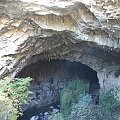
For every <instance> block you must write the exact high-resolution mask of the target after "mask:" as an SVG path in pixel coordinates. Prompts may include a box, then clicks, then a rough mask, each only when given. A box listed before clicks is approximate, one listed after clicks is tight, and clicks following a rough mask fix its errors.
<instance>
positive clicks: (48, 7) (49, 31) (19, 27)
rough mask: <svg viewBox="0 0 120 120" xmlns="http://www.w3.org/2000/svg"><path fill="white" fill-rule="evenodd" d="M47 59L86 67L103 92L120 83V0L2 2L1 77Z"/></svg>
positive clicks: (20, 0) (14, 73)
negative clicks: (67, 61)
mask: <svg viewBox="0 0 120 120" xmlns="http://www.w3.org/2000/svg"><path fill="white" fill-rule="evenodd" d="M45 59H47V60H50V59H62V60H63V59H66V60H69V61H77V62H78V61H79V62H81V63H84V64H86V65H88V66H89V67H91V68H92V69H93V70H95V71H97V74H98V78H99V83H100V86H101V92H105V91H106V90H108V89H110V88H111V87H112V86H116V85H119V86H120V1H119V0H106V1H105V0H87V1H85V0H45V1H44V2H43V0H38V1H35V0H15V1H13V0H0V78H4V77H5V76H9V77H11V78H13V77H14V76H15V75H16V74H17V73H18V72H19V71H21V69H23V68H24V67H25V66H26V65H29V64H31V63H34V62H37V61H38V60H45Z"/></svg>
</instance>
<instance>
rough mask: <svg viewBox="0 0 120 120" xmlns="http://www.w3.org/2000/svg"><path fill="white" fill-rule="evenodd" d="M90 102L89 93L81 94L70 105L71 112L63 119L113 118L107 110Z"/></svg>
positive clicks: (109, 119)
mask: <svg viewBox="0 0 120 120" xmlns="http://www.w3.org/2000/svg"><path fill="white" fill-rule="evenodd" d="M91 102H92V98H91V96H90V95H89V94H81V95H80V97H79V101H78V103H77V104H73V105H72V111H71V114H70V115H69V116H68V117H66V118H65V120H115V119H113V117H112V116H111V115H110V114H109V113H108V112H106V111H105V110H104V109H102V108H101V107H100V106H98V105H93V104H91Z"/></svg>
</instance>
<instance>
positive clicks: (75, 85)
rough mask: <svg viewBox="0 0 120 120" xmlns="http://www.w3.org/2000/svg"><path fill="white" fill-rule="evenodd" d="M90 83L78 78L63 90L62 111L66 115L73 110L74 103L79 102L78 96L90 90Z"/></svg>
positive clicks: (61, 98) (61, 97) (61, 96)
mask: <svg viewBox="0 0 120 120" xmlns="http://www.w3.org/2000/svg"><path fill="white" fill-rule="evenodd" d="M88 90H89V85H88V84H87V83H83V82H80V81H77V80H73V81H70V82H68V84H67V87H65V88H64V89H63V90H62V91H61V95H60V103H61V112H62V113H63V115H64V117H66V116H68V115H69V114H70V113H71V110H72V108H71V107H72V104H73V103H77V102H78V97H79V95H80V94H81V93H85V92H88Z"/></svg>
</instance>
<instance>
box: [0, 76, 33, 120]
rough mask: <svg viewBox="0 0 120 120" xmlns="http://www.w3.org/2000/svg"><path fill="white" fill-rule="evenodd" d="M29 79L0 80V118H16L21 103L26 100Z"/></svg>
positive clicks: (14, 119) (9, 119)
mask: <svg viewBox="0 0 120 120" xmlns="http://www.w3.org/2000/svg"><path fill="white" fill-rule="evenodd" d="M31 80H32V78H30V77H27V78H15V79H13V80H12V81H10V80H9V79H5V80H0V108H2V109H1V110H0V120H17V117H18V116H19V115H20V114H21V112H22V111H21V105H22V104H23V103H26V102H27V99H28V96H29V93H30V92H29V88H28V87H29V86H30V81H31ZM9 81H10V82H9Z"/></svg>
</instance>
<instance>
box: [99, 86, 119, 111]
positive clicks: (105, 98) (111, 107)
mask: <svg viewBox="0 0 120 120" xmlns="http://www.w3.org/2000/svg"><path fill="white" fill-rule="evenodd" d="M119 92H120V88H119V87H116V88H113V89H111V90H109V91H108V92H107V93H105V94H103V95H102V96H101V97H100V105H101V106H102V107H103V108H105V109H106V110H107V111H109V112H113V111H115V110H116V109H117V108H120V101H119V99H118V97H117V94H118V93H119Z"/></svg>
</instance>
